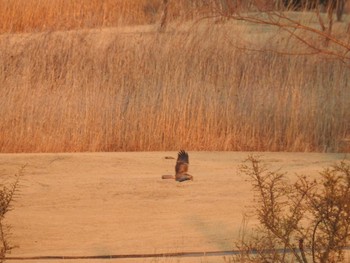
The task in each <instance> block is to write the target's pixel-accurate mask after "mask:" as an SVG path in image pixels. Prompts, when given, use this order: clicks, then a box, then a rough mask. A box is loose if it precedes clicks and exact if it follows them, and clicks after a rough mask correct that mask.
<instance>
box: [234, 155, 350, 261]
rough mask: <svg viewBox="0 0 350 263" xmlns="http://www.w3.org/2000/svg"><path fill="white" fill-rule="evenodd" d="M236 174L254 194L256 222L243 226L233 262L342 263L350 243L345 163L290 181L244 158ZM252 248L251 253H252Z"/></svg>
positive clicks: (349, 173) (348, 167) (349, 169)
mask: <svg viewBox="0 0 350 263" xmlns="http://www.w3.org/2000/svg"><path fill="white" fill-rule="evenodd" d="M247 162H248V164H244V165H242V166H241V172H242V173H243V174H244V175H246V176H248V178H249V180H250V181H251V183H252V187H253V190H254V193H255V196H254V197H255V201H256V207H255V209H254V211H255V212H253V213H254V214H255V216H257V218H258V222H259V223H258V225H257V226H256V227H255V228H254V231H252V232H251V234H250V231H249V229H248V228H247V225H245V226H244V228H243V229H242V232H241V240H240V241H239V242H238V243H237V246H238V248H239V249H240V250H242V251H243V252H242V253H241V254H240V255H238V256H236V257H234V258H232V259H228V260H229V261H233V262H281V263H285V262H300V263H307V262H313V263H316V262H320V263H326V262H343V260H344V250H343V248H345V247H348V246H349V242H350V164H349V162H348V161H342V162H340V163H338V164H335V165H334V166H332V167H330V168H327V169H324V170H323V171H322V172H320V176H321V177H320V178H319V179H316V180H310V179H309V178H308V177H307V176H298V179H297V180H296V182H294V183H290V182H288V181H287V179H286V174H285V173H282V172H281V171H271V170H270V169H269V168H268V167H267V166H266V165H265V164H264V163H262V161H261V160H260V158H259V157H256V156H249V157H248V159H247ZM252 252H254V253H252Z"/></svg>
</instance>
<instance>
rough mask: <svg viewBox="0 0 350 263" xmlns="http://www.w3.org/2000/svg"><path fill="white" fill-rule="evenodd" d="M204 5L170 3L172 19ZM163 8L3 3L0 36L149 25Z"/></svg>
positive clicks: (151, 3) (75, 0)
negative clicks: (10, 33) (3, 34)
mask: <svg viewBox="0 0 350 263" xmlns="http://www.w3.org/2000/svg"><path fill="white" fill-rule="evenodd" d="M201 2H202V1H201V0H195V1H186V0H177V1H170V7H169V16H168V18H169V19H170V20H172V19H173V18H178V17H179V16H182V17H184V16H187V17H188V16H192V15H193V14H194V13H196V12H198V11H199V10H200V9H201V8H202V7H203V3H201ZM163 8H164V6H163V0H103V1H101V0H50V1H46V0H0V17H1V23H0V33H4V32H33V31H50V30H67V29H77V28H94V27H103V26H117V25H130V24H133V25H134V24H149V23H153V22H155V21H157V20H159V19H160V16H161V13H162V11H163Z"/></svg>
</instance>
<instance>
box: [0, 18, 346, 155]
mask: <svg viewBox="0 0 350 263" xmlns="http://www.w3.org/2000/svg"><path fill="white" fill-rule="evenodd" d="M172 26H173V28H169V31H168V32H166V33H163V34H161V33H158V32H157V29H156V28H155V27H154V26H145V27H131V28H123V27H119V28H105V29H101V30H100V29H99V30H96V29H95V30H78V31H60V32H46V33H32V34H12V35H10V34H4V35H1V36H0V49H1V51H2V52H1V54H0V56H1V63H0V67H1V68H0V83H1V89H0V115H1V121H0V130H1V133H0V151H1V152H64V151H70V152H74V151H149V150H175V149H180V148H186V149H188V150H240V151H244V150H255V151H325V150H327V151H349V146H348V145H345V146H344V144H342V140H343V139H345V138H346V137H347V136H349V123H350V122H349V120H350V103H349V101H350V98H349V85H350V74H349V68H348V67H346V66H344V65H343V64H342V63H341V62H339V61H337V60H327V59H325V58H322V57H320V56H285V55H279V54H276V53H271V52H249V51H247V50H240V49H236V48H234V46H233V45H234V44H233V43H232V40H235V39H236V38H238V37H239V36H251V37H252V38H254V39H256V43H258V45H260V46H261V47H262V48H263V47H264V45H266V43H269V42H266V37H264V34H263V33H259V32H262V31H264V29H263V28H260V29H257V30H255V27H249V26H248V25H239V24H232V25H230V24H229V23H228V24H214V23H197V24H196V26H191V27H188V26H187V25H172ZM254 30H255V31H254ZM252 31H254V32H252ZM229 39H231V40H230V41H229ZM264 39H265V42H264V41H263V40H264ZM259 43H261V44H259ZM264 43H265V44H264ZM271 45H272V44H269V48H271V47H272V46H271ZM274 45H279V44H276V43H275V44H274ZM296 48H298V47H296Z"/></svg>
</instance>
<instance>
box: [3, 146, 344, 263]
mask: <svg viewBox="0 0 350 263" xmlns="http://www.w3.org/2000/svg"><path fill="white" fill-rule="evenodd" d="M189 154H190V173H191V174H192V175H193V176H194V181H193V182H192V181H189V182H184V183H178V182H175V181H173V180H162V179H161V175H162V174H173V171H174V165H175V160H174V159H165V157H166V156H172V157H176V152H144V153H140V152H137V153H81V154H80V153H79V154H0V176H1V177H0V178H3V179H4V180H5V179H6V178H7V179H8V180H10V179H9V177H10V176H12V175H13V174H15V173H16V172H17V171H18V169H19V168H20V167H21V166H22V165H24V164H27V166H26V168H25V170H24V175H23V176H22V178H21V179H20V192H19V195H18V197H17V199H16V202H15V203H14V206H13V208H14V209H13V211H11V212H9V213H8V214H7V219H6V220H7V222H8V223H9V224H10V225H11V227H12V228H11V233H12V234H11V237H10V242H11V244H12V245H14V246H15V248H14V249H13V250H12V253H11V255H10V256H11V257H17V256H19V257H22V256H86V255H115V254H138V253H147V254H149V253H169V252H171V253H172V252H182V251H186V252H191V251H217V250H230V249H233V248H234V243H235V240H236V239H237V236H238V232H239V229H240V226H241V222H242V218H243V213H244V211H247V209H249V208H248V207H249V204H250V203H251V201H252V198H253V197H252V192H251V188H250V184H249V183H248V182H247V181H246V177H245V176H244V175H242V174H240V173H239V170H238V167H239V165H240V164H241V163H242V161H243V160H244V159H245V158H246V157H247V156H248V153H242V152H189ZM344 158H347V159H350V156H349V155H345V154H319V153H263V154H262V159H263V160H265V161H266V162H267V163H268V164H269V165H271V166H272V167H273V168H278V167H281V168H282V170H283V171H286V172H288V176H289V177H290V179H291V180H293V178H295V173H298V174H305V175H308V176H310V177H317V176H318V173H317V172H318V171H320V170H322V169H323V168H325V167H327V166H329V165H331V164H334V163H335V162H336V161H339V160H342V159H344ZM44 261H45V260H44ZM44 261H43V260H42V261H41V262H44ZM9 262H23V261H17V260H9ZM24 262H38V261H37V260H29V261H24ZM45 262H46V261H45ZM49 262H54V263H57V262H94V263H95V262H224V260H223V257H222V256H219V257H200V258H165V259H164V258H162V259H158V258H147V259H138V260H137V261H136V259H123V260H120V259H118V260H102V259H101V260H88V261H87V260H50V261H49ZM348 262H350V260H348Z"/></svg>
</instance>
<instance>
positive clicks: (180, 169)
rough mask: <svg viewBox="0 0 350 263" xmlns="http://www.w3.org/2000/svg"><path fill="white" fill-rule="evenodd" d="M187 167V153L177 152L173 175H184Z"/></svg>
mask: <svg viewBox="0 0 350 263" xmlns="http://www.w3.org/2000/svg"><path fill="white" fill-rule="evenodd" d="M188 166H189V158H188V153H187V152H185V151H184V150H181V151H179V153H178V155H177V161H176V165H175V174H176V175H182V174H186V173H187V171H188Z"/></svg>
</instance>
